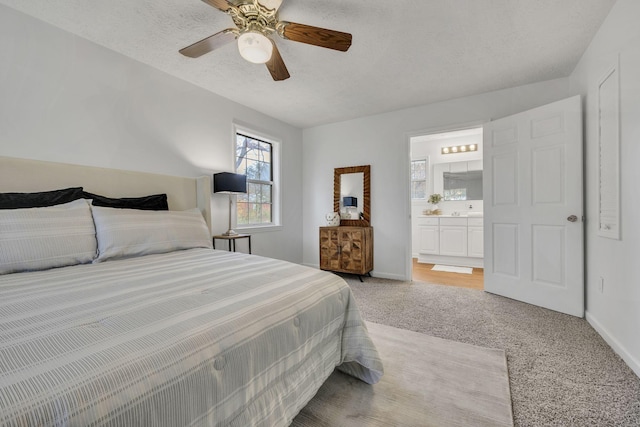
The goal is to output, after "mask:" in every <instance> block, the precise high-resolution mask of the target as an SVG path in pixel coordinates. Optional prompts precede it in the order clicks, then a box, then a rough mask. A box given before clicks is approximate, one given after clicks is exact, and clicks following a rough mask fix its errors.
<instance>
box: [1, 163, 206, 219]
mask: <svg viewBox="0 0 640 427" xmlns="http://www.w3.org/2000/svg"><path fill="white" fill-rule="evenodd" d="M67 187H83V188H84V189H85V191H88V192H90V193H96V194H101V195H103V196H107V197H139V196H145V195H149V194H158V193H166V194H167V200H168V202H169V209H170V210H185V209H191V208H198V209H200V211H201V212H202V215H203V216H204V219H205V221H206V222H207V226H208V227H209V230H211V179H210V178H209V177H208V176H204V177H200V178H186V177H178V176H170V175H159V174H152V173H145V172H134V171H125V170H118V169H106V168H98V167H93V166H81V165H69V164H64V163H53V162H45V161H40V160H28V159H17V158H12V157H2V156H0V192H36V191H48V190H56V189H60V188H67Z"/></svg>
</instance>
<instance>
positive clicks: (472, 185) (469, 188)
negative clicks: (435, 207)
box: [443, 171, 482, 200]
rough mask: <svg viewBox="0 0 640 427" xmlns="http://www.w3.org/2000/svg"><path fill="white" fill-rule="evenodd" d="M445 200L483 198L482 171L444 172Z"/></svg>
mask: <svg viewBox="0 0 640 427" xmlns="http://www.w3.org/2000/svg"><path fill="white" fill-rule="evenodd" d="M443 181H444V184H443V193H444V194H443V198H444V200H482V171H467V172H444V173H443Z"/></svg>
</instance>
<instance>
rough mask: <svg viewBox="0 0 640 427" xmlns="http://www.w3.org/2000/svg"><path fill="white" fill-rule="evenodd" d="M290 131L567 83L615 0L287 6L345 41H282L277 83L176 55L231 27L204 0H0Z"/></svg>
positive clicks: (262, 70)
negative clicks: (345, 46)
mask: <svg viewBox="0 0 640 427" xmlns="http://www.w3.org/2000/svg"><path fill="white" fill-rule="evenodd" d="M0 3H1V4H5V5H7V6H10V7H12V8H14V9H17V10H20V11H22V12H24V13H26V14H29V15H31V16H34V17H36V18H39V19H41V20H43V21H46V22H48V23H50V24H52V25H55V26H57V27H60V28H62V29H64V30H67V31H69V32H71V33H74V34H77V35H79V36H81V37H84V38H86V39H88V40H91V41H93V42H95V43H98V44H100V45H103V46H105V47H107V48H109V49H112V50H115V51H117V52H120V53H122V54H124V55H127V56H129V57H131V58H134V59H136V60H138V61H141V62H143V63H146V64H148V65H151V66H153V67H155V68H157V69H160V70H163V71H165V72H167V73H169V74H171V75H173V76H176V77H178V78H181V79H183V80H186V81H189V82H191V83H194V84H196V85H198V86H201V87H203V88H205V89H208V90H210V91H211V92H214V93H217V94H219V95H221V96H224V97H226V98H228V99H231V100H233V101H236V102H238V103H241V104H243V105H246V106H248V107H251V108H254V109H256V110H258V111H261V112H263V113H265V114H267V115H269V116H272V117H275V118H277V119H280V120H282V121H284V122H287V123H289V124H291V125H294V126H297V127H302V128H305V127H311V126H315V125H319V124H324V123H330V122H337V121H342V120H347V119H351V118H355V117H361V116H367V115H371V114H376V113H382V112H387V111H393V110H398V109H402V108H407V107H412V106H416V105H422V104H428V103H432V102H437V101H442V100H446V99H451V98H457V97H462V96H468V95H473V94H478V93H482V92H487V91H492V90H497V89H503V88H508V87H513V86H518V85H522V84H528V83H533V82H537V81H543V80H549V79H554V78H559V77H565V76H568V75H569V74H570V73H571V71H573V68H574V67H575V65H576V63H577V62H578V60H579V59H580V57H581V56H582V53H583V52H584V50H585V49H586V47H587V46H588V44H589V42H590V41H591V39H592V38H593V36H594V35H595V33H596V31H597V29H598V28H599V26H600V24H601V23H602V21H603V20H604V18H605V17H606V15H607V13H608V12H609V10H610V9H611V7H612V5H613V4H614V3H615V0H403V1H388V0H385V1H383V0H322V1H318V0H284V2H283V4H282V7H281V8H280V18H281V19H283V20H288V21H292V22H299V23H303V24H309V25H314V26H319V27H325V28H330V29H334V30H339V31H344V32H350V33H352V34H353V44H352V46H351V49H350V50H349V51H348V52H346V53H343V52H336V51H332V50H329V49H323V48H319V47H316V46H310V45H305V44H301V43H295V42H291V41H287V40H282V39H280V38H278V37H277V36H276V43H277V44H278V48H279V50H280V53H281V54H282V57H283V59H284V61H285V63H286V65H287V67H288V69H289V72H290V73H291V78H290V79H288V80H285V81H281V82H274V81H273V80H272V79H271V77H270V75H269V72H268V71H267V69H266V67H265V66H264V65H255V64H250V63H248V62H246V61H244V60H243V59H242V58H241V57H240V54H239V53H238V50H237V48H236V46H235V44H234V43H231V44H229V45H226V46H224V47H222V48H220V49H219V50H217V51H214V52H211V53H209V54H207V55H204V56H202V57H200V58H198V59H190V58H186V57H183V56H182V55H180V54H179V53H178V50H179V49H180V48H183V47H185V46H187V45H190V44H191V43H193V42H195V41H198V40H200V39H202V38H204V37H206V36H209V35H211V34H213V33H216V32H218V31H220V30H223V29H225V28H229V27H232V26H233V22H232V21H231V18H230V17H229V16H227V15H225V14H224V13H222V12H220V11H218V10H216V9H214V8H213V7H211V6H209V5H207V4H206V3H204V2H203V1H201V0H109V1H87V0H28V1H25V0H0Z"/></svg>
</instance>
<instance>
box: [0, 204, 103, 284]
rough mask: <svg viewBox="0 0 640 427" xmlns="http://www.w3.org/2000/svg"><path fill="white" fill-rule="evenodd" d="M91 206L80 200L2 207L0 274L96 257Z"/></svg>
mask: <svg viewBox="0 0 640 427" xmlns="http://www.w3.org/2000/svg"><path fill="white" fill-rule="evenodd" d="M95 235H96V231H95V228H94V226H93V219H92V217H91V208H90V207H89V203H88V201H86V200H83V199H79V200H75V201H73V202H69V203H65V204H62V205H56V206H51V207H44V208H30V209H10V210H0V274H6V273H15V272H21V271H34V270H45V269H48V268H53V267H64V266H67V265H75V264H84V263H88V262H91V261H92V260H93V259H94V258H95V257H96V249H97V244H96V236H95Z"/></svg>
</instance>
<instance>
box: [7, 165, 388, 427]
mask: <svg viewBox="0 0 640 427" xmlns="http://www.w3.org/2000/svg"><path fill="white" fill-rule="evenodd" d="M9 171H10V172H9ZM3 174H4V176H3ZM130 174H133V176H128V175H130ZM125 175H127V176H128V178H134V179H133V181H131V180H123V174H122V173H121V172H120V171H111V170H108V169H100V170H97V169H96V168H89V167H83V166H66V165H65V166H61V165H57V164H50V163H47V162H37V161H25V160H20V159H9V158H2V157H0V192H7V191H12V190H13V191H43V190H45V189H47V188H45V187H48V188H51V186H54V188H56V186H57V187H60V188H62V187H64V186H67V185H77V184H78V181H77V177H78V176H84V177H85V178H87V180H88V181H90V183H89V184H87V186H90V187H89V188H88V189H89V190H90V191H93V192H102V193H103V194H110V195H124V196H134V195H136V194H138V195H139V194H151V193H153V192H154V191H157V190H160V188H154V187H153V185H158V180H159V179H160V180H164V181H166V182H164V188H171V189H173V188H177V191H173V190H172V191H170V192H169V193H168V200H169V207H170V209H172V210H171V211H166V212H158V211H137V210H134V209H113V208H109V207H96V206H93V205H91V203H90V202H88V201H87V199H84V198H83V199H78V200H75V201H71V202H67V203H62V204H60V205H55V206H51V207H47V208H33V209H15V210H14V213H12V214H7V213H6V211H2V210H0V224H4V228H3V229H0V271H1V272H3V273H4V274H0V425H9V426H32V425H55V426H76V425H77V426H88V425H113V426H123V425H124V426H126V425H135V426H142V425H149V426H182V425H206V426H286V425H289V424H290V423H291V421H292V419H293V418H294V417H295V415H296V414H297V413H298V412H299V411H300V409H302V408H303V407H304V406H305V405H306V403H307V402H308V401H309V400H310V399H311V398H312V397H313V396H314V394H315V393H316V391H317V390H318V388H319V387H320V386H321V385H322V383H323V382H324V381H325V380H326V379H327V378H328V376H329V375H330V374H331V373H332V372H333V370H334V369H335V368H336V367H337V369H340V370H342V371H343V372H345V373H348V374H350V375H352V376H354V377H356V378H359V379H361V380H363V381H365V382H367V383H370V384H374V383H375V382H377V381H378V380H379V379H380V377H381V376H382V374H383V368H382V363H381V361H380V359H379V356H378V353H377V351H376V350H375V347H374V345H373V343H372V342H371V340H370V338H369V336H368V333H367V330H366V326H365V324H364V322H363V320H362V319H361V317H360V314H359V312H358V310H357V307H356V305H355V302H354V300H353V297H352V295H351V292H350V289H349V287H348V286H347V284H346V283H345V282H344V280H342V279H341V278H340V277H338V276H335V275H333V274H331V273H328V272H324V271H319V270H316V269H312V268H308V267H304V266H300V265H296V264H292V263H289V262H285V261H279V260H274V259H269V258H264V257H259V256H256V255H246V254H240V253H231V252H226V251H216V250H213V249H211V239H210V236H211V232H210V226H209V224H208V223H207V222H206V221H205V219H203V216H202V213H204V214H205V217H204V218H206V214H207V209H208V208H209V206H210V200H208V197H209V195H210V184H209V183H208V180H207V179H190V178H176V179H175V180H174V179H172V178H173V177H164V176H153V177H152V176H148V175H146V174H141V175H144V177H141V176H139V174H138V173H126V174H125ZM36 177H37V178H36ZM42 177H47V178H46V179H47V182H46V183H45V184H42V183H41V181H42V180H43V178H42ZM143 178H144V179H143ZM8 180H16V182H19V183H20V184H19V185H18V187H19V188H15V187H16V186H15V184H12V183H11V182H10V181H8ZM93 181H95V183H94V182H93ZM30 182H31V183H30ZM105 182H108V183H111V185H106V184H105ZM132 182H135V183H136V185H135V187H136V188H131V187H132V184H131V183H132ZM144 182H148V183H152V186H151V187H149V186H145V185H141V184H140V183H144ZM119 183H121V184H119ZM80 184H82V185H85V184H84V182H81V183H80ZM20 186H22V187H20ZM101 186H102V187H101ZM176 207H178V208H177V209H176ZM59 211H61V212H59ZM3 212H4V213H3ZM23 217H26V218H27V220H26V221H31V223H34V224H42V223H43V221H42V217H44V218H46V219H47V221H52V223H51V224H49V225H47V226H45V225H42V226H41V227H43V230H44V231H43V232H35V231H33V230H34V229H38V227H40V225H38V227H35V228H29V227H27V228H28V234H30V238H31V237H33V236H31V233H35V234H36V235H37V236H38V239H39V240H38V242H41V244H37V245H33V244H31V246H35V247H36V248H35V249H33V248H32V247H31V246H29V245H27V246H25V248H26V249H25V248H22V249H21V250H24V251H27V252H28V251H31V250H35V251H36V252H37V251H42V250H45V249H46V251H47V253H49V252H51V251H52V250H56V249H55V248H54V249H51V247H49V246H48V245H49V243H48V242H49V241H55V242H56V243H55V244H53V246H56V245H60V246H64V247H66V248H68V247H73V248H76V249H77V250H75V251H71V252H73V256H71V258H70V259H69V260H65V258H64V257H62V258H61V257H57V258H55V259H54V261H51V260H50V259H47V260H46V261H42V260H39V261H38V262H39V263H40V264H37V263H36V264H28V265H27V268H26V269H25V268H24V267H25V266H24V265H22V266H19V265H18V267H16V266H15V265H17V264H19V263H20V262H23V260H24V258H25V257H22V258H21V257H19V256H15V259H16V260H17V261H15V263H13V264H12V263H11V262H9V261H7V260H8V259H10V257H11V256H13V255H11V251H12V250H13V248H14V247H15V246H16V245H13V243H7V241H8V240H11V239H12V238H13V237H14V235H13V234H12V233H14V234H15V235H19V234H20V233H19V232H18V231H15V230H14V229H13V228H12V227H13V224H17V223H20V221H23ZM7 218H9V220H7ZM15 218H18V219H15ZM51 218H54V219H51ZM2 221H4V222H2ZM56 221H57V222H56ZM65 221H66V222H65ZM7 224H10V225H11V226H7ZM52 224H53V225H52ZM60 224H63V225H62V226H60ZM64 224H67V225H64ZM71 224H72V225H73V226H71ZM54 225H55V227H54ZM91 227H94V228H93V230H92V228H91ZM18 228H19V227H18ZM18 228H16V230H17V229H18ZM158 228H162V229H163V230H164V234H162V233H161V234H162V236H160V237H158V235H157V233H156V232H153V233H151V232H149V231H153V230H157V229H158ZM52 229H55V230H56V231H55V232H53V231H51V230H52ZM69 230H71V232H68V231H69ZM172 230H173V231H172ZM174 231H175V233H174V234H173V235H172V234H171V233H172V232H174ZM43 233H44V234H43ZM56 233H57V234H56ZM92 233H93V238H94V239H95V242H91V239H90V236H91V235H92ZM3 234H4V236H3ZM7 236H9V237H7ZM61 236H62V237H61ZM149 236H156V237H151V238H150V237H149ZM167 236H169V237H167ZM61 240H64V241H65V243H64V244H61V243H60V241H61ZM67 240H68V241H67ZM167 242H169V243H167ZM32 243H33V242H32ZM3 245H4V246H3ZM92 245H93V246H92ZM53 246H52V247H53ZM42 247H44V249H43V248H42ZM7 248H9V249H7ZM3 251H4V252H3ZM92 251H94V252H93V255H91V257H90V259H88V260H87V257H88V256H89V255H87V254H91V252H92ZM8 254H9V255H8ZM14 255H15V254H14ZM2 257H4V263H3V258H2ZM52 259H53V258H52ZM60 259H63V260H64V262H63V265H60V266H56V268H48V267H50V265H49V264H46V263H51V262H54V263H55V262H57V263H60V262H61V261H60ZM43 262H44V263H45V264H42V263H43ZM16 263H17V264H16ZM65 263H66V264H65ZM34 265H35V266H34ZM43 265H44V268H43ZM3 268H4V271H3V270H2V269H3ZM25 270H26V271H25Z"/></svg>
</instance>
